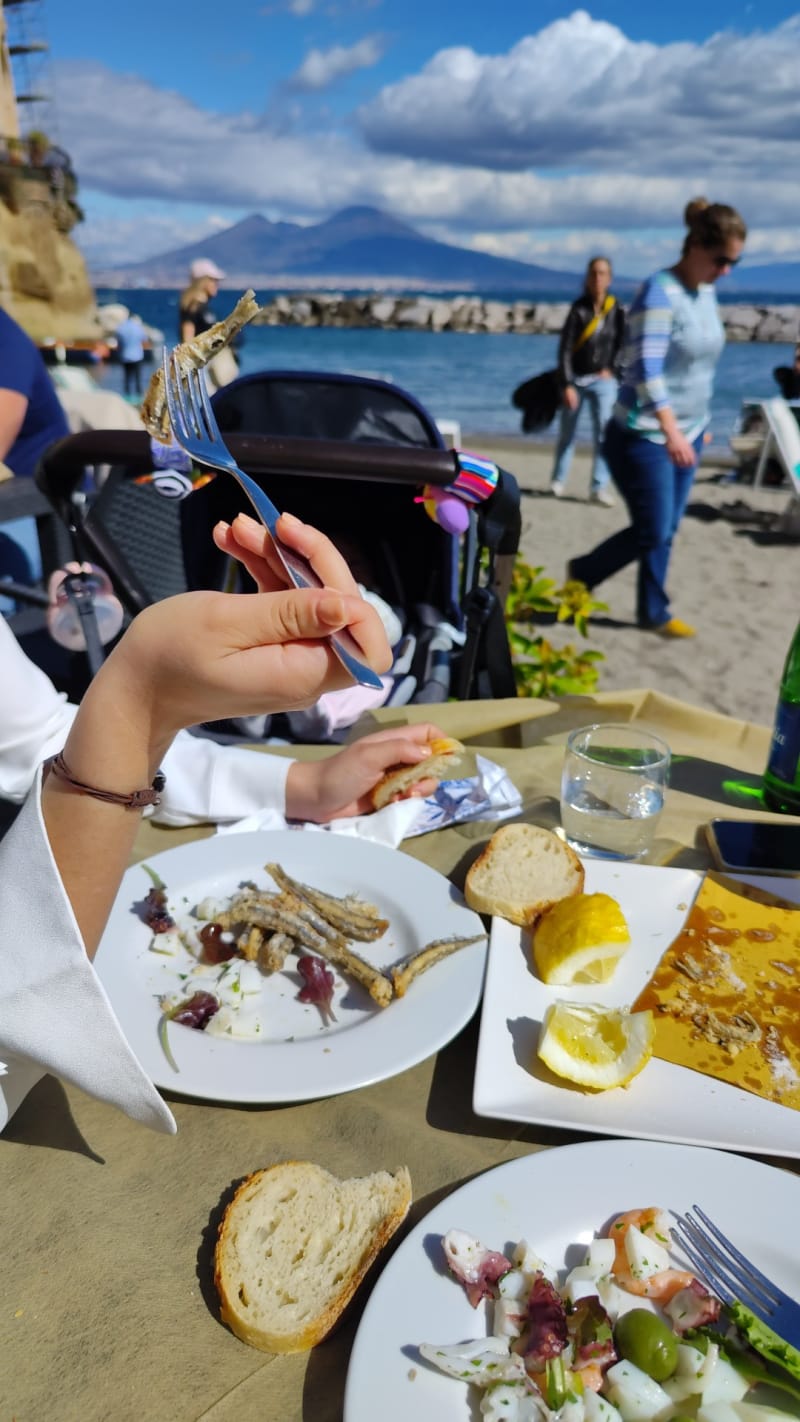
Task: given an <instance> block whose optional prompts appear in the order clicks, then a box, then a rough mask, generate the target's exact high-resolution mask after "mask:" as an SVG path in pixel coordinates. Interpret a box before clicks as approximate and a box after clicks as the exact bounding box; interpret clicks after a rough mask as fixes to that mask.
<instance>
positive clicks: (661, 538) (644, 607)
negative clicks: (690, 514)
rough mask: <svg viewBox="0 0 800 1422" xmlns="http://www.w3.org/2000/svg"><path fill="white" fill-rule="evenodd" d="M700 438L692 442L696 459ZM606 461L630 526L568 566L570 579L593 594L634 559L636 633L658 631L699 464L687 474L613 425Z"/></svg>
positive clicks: (657, 447) (659, 450) (656, 448)
mask: <svg viewBox="0 0 800 1422" xmlns="http://www.w3.org/2000/svg"><path fill="white" fill-rule="evenodd" d="M702 443H703V436H702V435H698V437H697V439H696V440H695V441H694V451H695V454H696V456H697V458H698V459H699V457H700V448H701V445H702ZM605 456H606V459H607V460H608V463H609V466H610V468H611V473H612V476H613V479H614V483H615V484H616V486H617V488H618V489H619V491H620V493H621V495H622V497H623V499H624V500H625V503H626V504H627V506H628V513H629V514H630V516H631V522H630V525H629V527H628V528H624V529H622V531H621V532H620V533H614V534H612V535H611V537H610V538H607V539H606V540H605V542H604V543H600V544H599V545H598V547H597V548H595V549H593V550H592V552H591V553H587V554H586V555H585V557H583V558H575V559H573V561H572V564H571V572H572V575H573V577H575V578H580V580H581V581H582V582H584V583H586V585H587V587H590V588H595V587H597V585H598V583H602V582H605V580H606V578H610V577H612V576H613V574H614V573H618V572H619V571H620V569H622V568H626V567H627V566H628V564H629V563H633V562H634V560H635V559H637V558H638V560H639V578H638V583H637V591H636V616H637V619H638V622H639V626H640V627H660V626H661V625H662V623H664V622H667V621H668V620H669V615H670V612H669V598H668V597H667V592H666V587H665V583H666V580H667V568H668V567H669V559H670V553H671V551H672V539H673V537H674V535H675V531H676V529H677V527H678V524H679V523H680V521H681V518H682V517H683V511H684V509H685V508H686V502H687V500H688V498H689V491H690V489H691V487H692V482H693V480H694V476H695V471H696V469H697V462H696V461H695V463H694V464H693V465H691V466H690V467H689V468H688V469H684V468H682V467H681V465H679V464H673V462H672V460H671V459H670V457H669V455H668V454H667V451H666V449H665V447H664V445H663V444H656V443H655V441H654V440H651V439H644V438H643V437H642V436H641V435H637V434H631V433H630V432H629V431H627V430H624V429H622V428H621V426H620V425H618V424H617V423H616V422H615V421H614V420H612V421H611V423H610V424H609V426H608V429H607V431H606V439H605Z"/></svg>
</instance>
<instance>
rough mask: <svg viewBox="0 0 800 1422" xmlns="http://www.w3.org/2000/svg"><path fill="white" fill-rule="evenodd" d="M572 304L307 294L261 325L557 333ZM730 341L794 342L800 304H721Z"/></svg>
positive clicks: (275, 307)
mask: <svg viewBox="0 0 800 1422" xmlns="http://www.w3.org/2000/svg"><path fill="white" fill-rule="evenodd" d="M568 310H569V303H568V302H566V301H560V302H537V303H535V304H534V303H531V302H530V301H512V302H506V301H491V300H484V299H482V298H481V297H478V296H454V297H430V296H389V295H386V294H385V293H379V294H375V295H366V296H343V295H341V294H340V293H337V292H304V293H302V294H301V295H296V296H278V297H276V298H275V300H274V301H272V302H270V303H269V304H268V305H267V306H266V307H265V308H264V311H263V314H262V315H261V316H260V317H257V318H256V321H257V324H260V325H265V326H352V327H375V326H378V327H383V328H385V329H387V330H393V331H402V330H413V331H465V332H469V331H487V332H490V333H497V334H500V333H509V332H510V333H512V334H515V335H522V336H527V335H557V334H558V333H559V332H560V331H561V328H562V326H563V325H564V321H565V319H566V315H567V311H568ZM720 311H721V314H722V319H723V322H724V324H725V329H726V331H727V335H728V340H729V341H788V342H794V341H796V340H797V339H798V338H799V337H800V306H748V305H741V306H738V305H737V306H721V307H720Z"/></svg>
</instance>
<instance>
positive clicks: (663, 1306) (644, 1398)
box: [420, 1208, 800, 1422]
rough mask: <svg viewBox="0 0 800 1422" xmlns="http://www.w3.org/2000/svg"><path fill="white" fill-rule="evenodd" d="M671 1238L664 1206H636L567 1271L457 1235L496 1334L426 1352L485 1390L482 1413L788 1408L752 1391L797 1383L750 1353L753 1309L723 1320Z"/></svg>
mask: <svg viewBox="0 0 800 1422" xmlns="http://www.w3.org/2000/svg"><path fill="white" fill-rule="evenodd" d="M671 1244H672V1241H671V1237H670V1232H669V1219H668V1216H667V1215H666V1213H665V1212H664V1211H662V1210H660V1209H657V1208H648V1209H638V1210H630V1211H628V1212H627V1213H625V1214H621V1215H618V1216H617V1217H616V1218H615V1219H614V1220H612V1222H611V1224H610V1225H609V1226H608V1228H607V1229H606V1230H605V1232H604V1233H603V1235H601V1236H599V1237H596V1238H594V1239H592V1240H591V1241H590V1243H589V1244H588V1247H587V1249H586V1253H585V1256H584V1257H583V1259H582V1261H581V1262H580V1263H579V1264H577V1265H576V1266H575V1267H574V1268H571V1269H570V1270H569V1271H568V1272H566V1273H564V1272H562V1273H561V1274H559V1272H558V1271H557V1270H555V1269H554V1268H553V1267H552V1266H551V1265H550V1264H548V1263H546V1262H545V1261H544V1260H543V1259H541V1258H539V1256H538V1254H537V1253H536V1251H535V1250H534V1249H533V1248H532V1247H531V1246H530V1245H529V1244H528V1243H527V1242H526V1241H525V1240H522V1241H520V1242H519V1243H518V1244H517V1246H516V1247H515V1248H514V1249H513V1251H511V1257H507V1256H506V1255H505V1254H503V1253H500V1252H498V1251H496V1250H493V1249H490V1248H487V1247H486V1246H485V1245H484V1244H483V1243H482V1242H481V1241H480V1240H478V1239H475V1238H474V1237H473V1236H472V1235H470V1234H467V1233H466V1232H465V1231H463V1230H460V1229H452V1230H450V1231H448V1233H447V1234H446V1235H445V1236H444V1238H443V1240H442V1247H443V1251H444V1257H445V1261H446V1263H447V1267H448V1269H449V1271H450V1273H451V1274H452V1276H453V1278H454V1280H457V1281H458V1282H459V1283H460V1284H461V1285H462V1287H463V1288H464V1290H465V1291H466V1294H467V1297H468V1299H469V1302H470V1303H471V1304H472V1306H473V1308H476V1309H477V1308H478V1306H479V1305H480V1304H481V1303H484V1301H485V1303H486V1305H487V1307H488V1316H489V1320H490V1331H489V1333H488V1336H485V1337H481V1338H478V1339H473V1340H471V1341H466V1342H458V1343H445V1344H433V1343H423V1344H421V1346H420V1353H421V1355H422V1357H423V1358H424V1359H425V1360H426V1362H428V1363H430V1364H432V1365H434V1366H435V1367H436V1368H438V1369H440V1370H441V1371H442V1372H444V1373H446V1374H448V1375H449V1376H450V1377H453V1378H456V1379H458V1380H460V1381H461V1382H467V1383H469V1384H470V1385H471V1386H472V1387H473V1388H475V1389H478V1390H479V1391H480V1398H479V1404H478V1407H479V1410H480V1414H481V1416H482V1417H484V1418H486V1419H489V1422H498V1419H500V1418H504V1419H509V1422H548V1419H558V1422H651V1419H652V1422H689V1419H694V1418H696V1419H697V1422H759V1419H760V1422H767V1419H768V1418H770V1417H771V1418H773V1419H780V1418H781V1417H782V1416H785V1415H786V1414H784V1413H782V1412H781V1411H779V1410H778V1409H776V1408H773V1407H765V1406H762V1405H759V1404H758V1403H756V1402H753V1401H750V1400H748V1401H745V1398H747V1396H748V1394H749V1393H750V1391H751V1388H752V1387H753V1386H754V1385H755V1384H756V1383H759V1382H765V1381H769V1382H770V1383H771V1384H772V1385H773V1386H774V1387H778V1388H782V1389H784V1390H785V1391H786V1392H789V1393H790V1394H792V1395H793V1396H794V1397H795V1399H798V1400H800V1389H798V1388H797V1387H796V1384H795V1383H794V1382H789V1381H788V1380H787V1379H786V1377H785V1376H783V1375H782V1374H779V1373H777V1372H774V1373H773V1372H772V1371H769V1370H768V1369H767V1368H765V1366H764V1365H763V1363H762V1361H761V1359H759V1358H757V1356H756V1354H755V1353H754V1352H752V1351H751V1350H750V1348H749V1347H748V1344H749V1343H752V1345H753V1346H754V1347H756V1348H757V1347H759V1341H758V1336H757V1330H756V1329H752V1328H748V1324H747V1319H746V1317H745V1314H746V1310H743V1309H742V1307H741V1306H740V1305H735V1306H733V1308H732V1310H731V1316H730V1317H728V1315H727V1314H726V1313H725V1312H724V1311H723V1306H722V1305H721V1303H720V1301H719V1300H718V1299H717V1298H715V1297H714V1295H713V1294H712V1293H710V1291H709V1290H708V1289H707V1287H706V1285H705V1284H704V1283H703V1282H702V1280H700V1279H699V1278H697V1277H696V1276H695V1275H694V1274H693V1273H691V1272H689V1271H688V1270H685V1269H680V1268H676V1267H675V1264H674V1262H673V1260H672V1258H671V1254H670V1248H671ZM750 1317H751V1318H752V1315H750ZM737 1324H738V1326H737ZM784 1346H785V1347H786V1348H788V1347H789V1345H784ZM790 1352H792V1353H794V1352H795V1350H790ZM765 1356H771V1355H767V1354H766V1353H765ZM797 1362H798V1365H800V1354H797ZM783 1366H784V1367H787V1368H788V1369H789V1372H790V1373H791V1374H792V1378H793V1379H794V1378H797V1377H800V1371H798V1372H794V1371H793V1369H792V1368H791V1367H790V1366H789V1364H788V1363H785V1364H784V1365H783ZM476 1401H477V1399H476ZM478 1407H475V1408H473V1412H472V1415H477V1412H478ZM797 1412H798V1408H797V1404H796V1403H795V1405H794V1407H792V1406H791V1404H789V1403H787V1413H789V1415H792V1416H797ZM466 1415H467V1412H466V1411H465V1412H464V1416H466Z"/></svg>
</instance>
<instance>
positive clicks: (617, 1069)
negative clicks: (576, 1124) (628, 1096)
mask: <svg viewBox="0 0 800 1422" xmlns="http://www.w3.org/2000/svg"><path fill="white" fill-rule="evenodd" d="M654 1036H655V1024H654V1022H653V1014H652V1012H649V1011H647V1012H622V1011H620V1010H618V1009H615V1008H605V1007H595V1006H590V1005H587V1004H584V1003H578V1002H554V1003H552V1004H551V1006H550V1007H548V1009H547V1012H546V1013H545V1016H544V1021H543V1023H542V1030H541V1033H540V1035H539V1045H538V1047H537V1052H538V1054H539V1056H540V1058H541V1060H542V1061H543V1062H544V1064H545V1066H548V1067H549V1068H550V1070H551V1071H552V1072H555V1074H556V1076H561V1077H564V1078H565V1080H567V1081H573V1082H575V1083H576V1085H578V1086H588V1087H590V1088H592V1089H593V1090H594V1091H608V1090H609V1088H610V1087H613V1086H626V1085H627V1083H628V1082H629V1081H632V1080H633V1078H634V1077H635V1076H636V1075H637V1073H638V1072H640V1071H641V1070H642V1067H643V1066H645V1065H646V1063H647V1062H648V1061H649V1060H650V1058H651V1056H652V1055H653V1039H654Z"/></svg>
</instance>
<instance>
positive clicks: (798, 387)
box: [772, 345, 800, 415]
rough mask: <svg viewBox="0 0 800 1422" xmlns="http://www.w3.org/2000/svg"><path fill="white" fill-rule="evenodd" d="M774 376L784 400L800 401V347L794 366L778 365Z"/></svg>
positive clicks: (795, 356) (796, 353)
mask: <svg viewBox="0 0 800 1422" xmlns="http://www.w3.org/2000/svg"><path fill="white" fill-rule="evenodd" d="M772 374H773V378H774V379H775V380H777V382H778V385H779V386H780V392H781V395H782V396H783V398H784V400H800V345H797V346H795V350H794V362H793V364H792V365H776V367H775V369H774V370H773V372H772ZM797 413H798V412H797V411H796V410H795V415H796V414H797Z"/></svg>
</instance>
